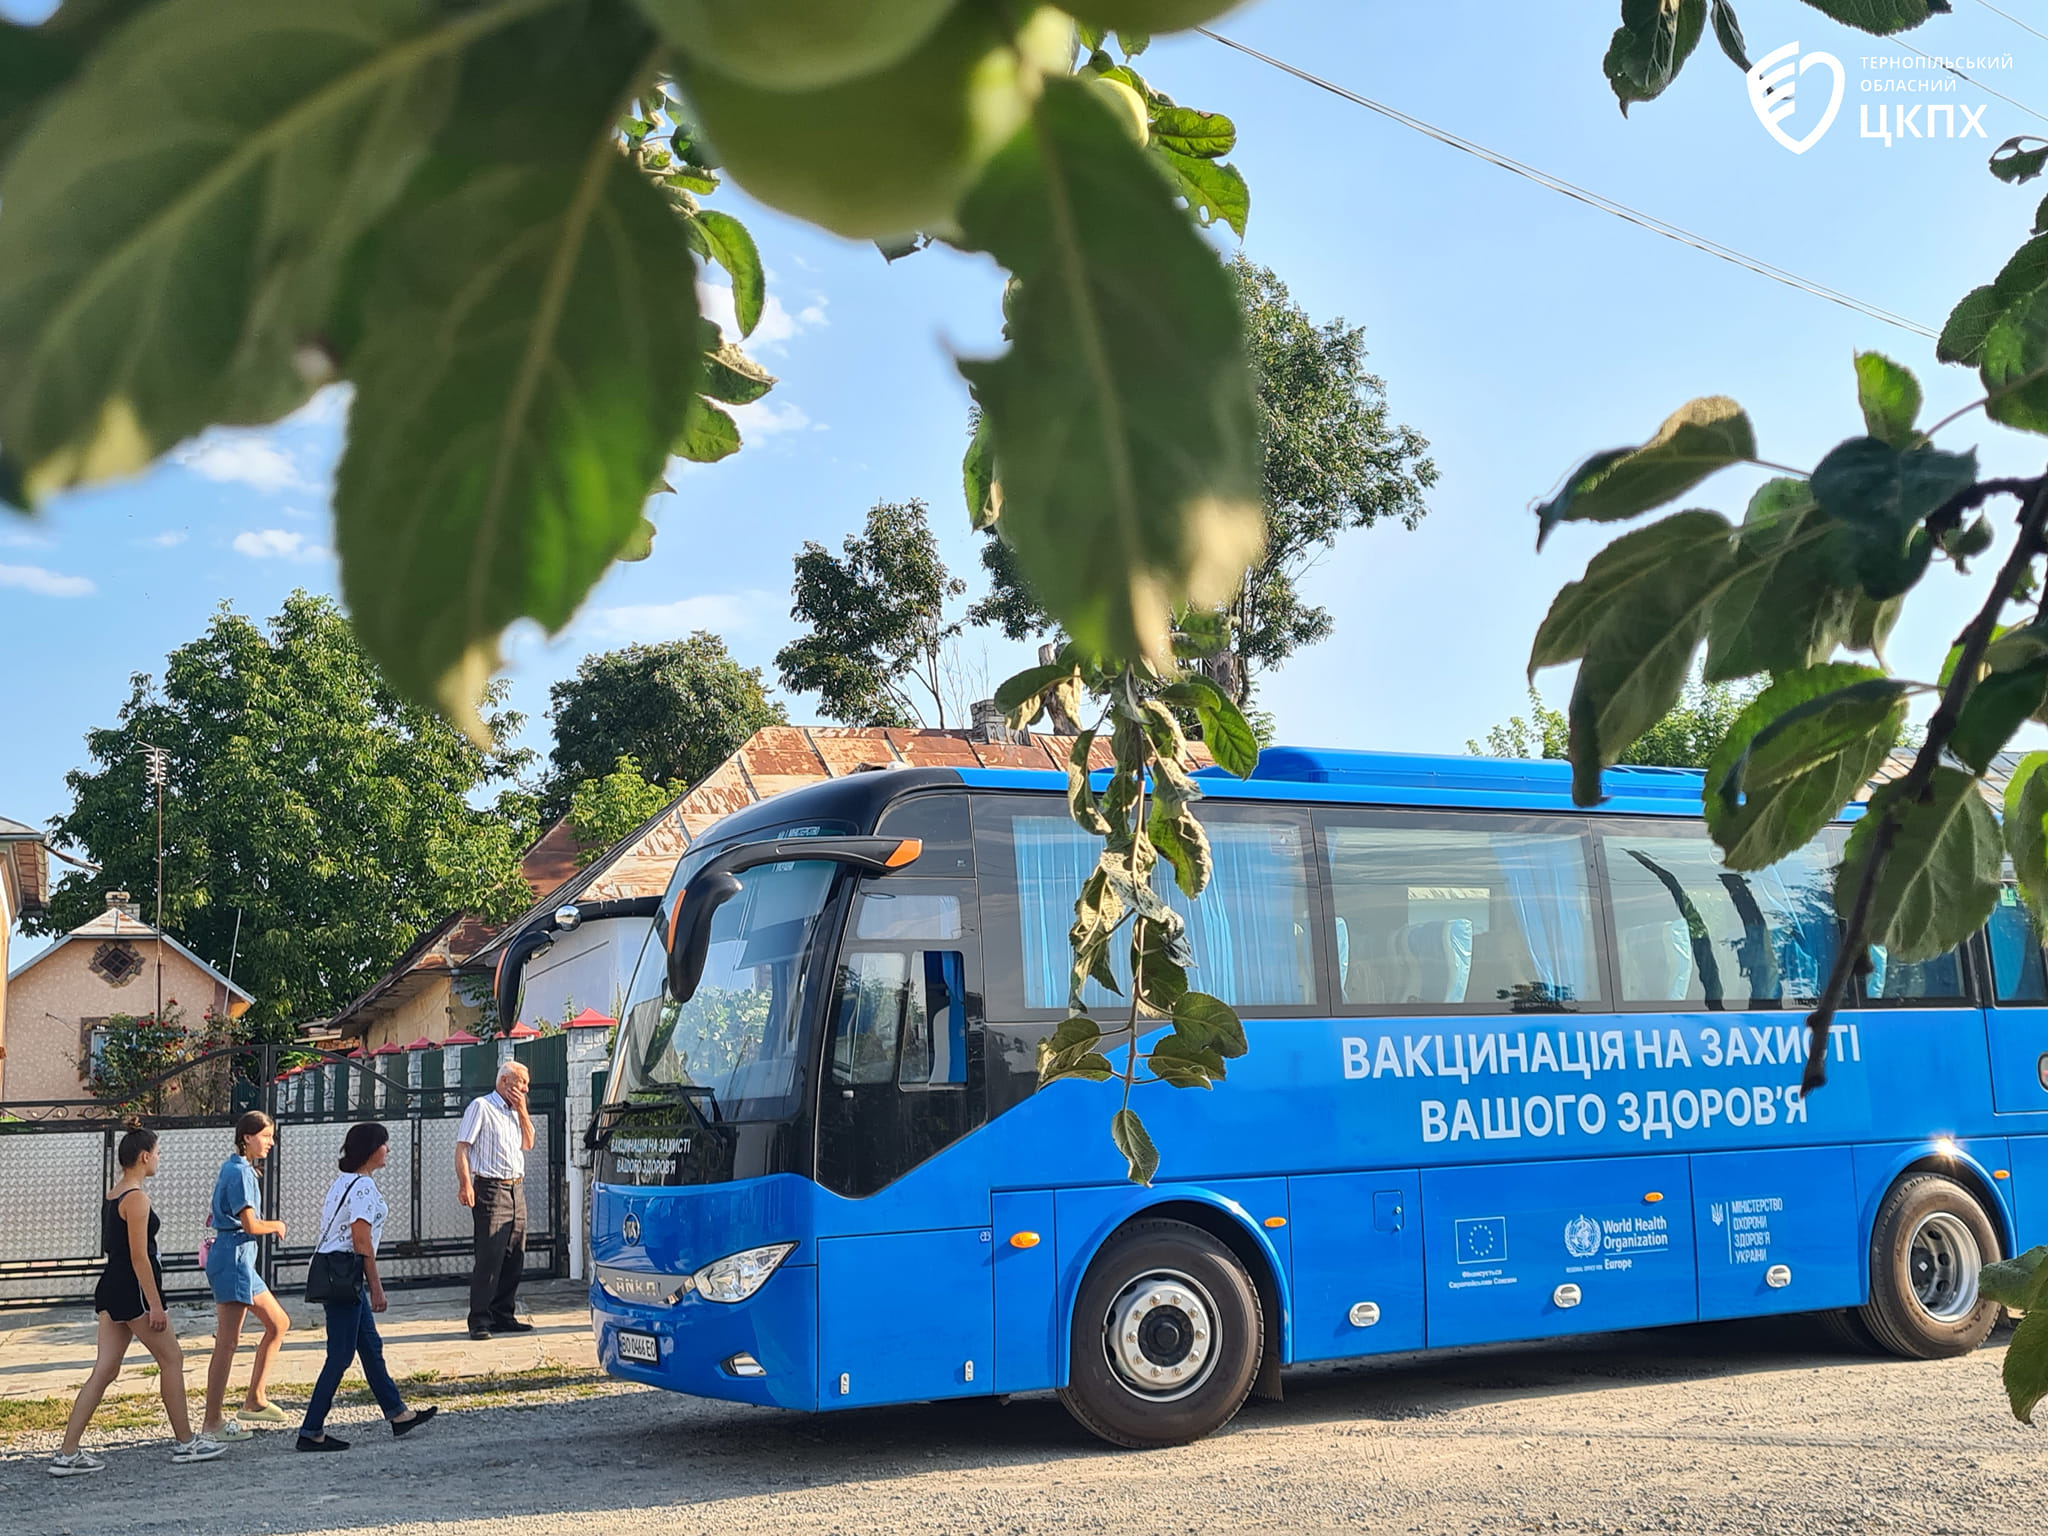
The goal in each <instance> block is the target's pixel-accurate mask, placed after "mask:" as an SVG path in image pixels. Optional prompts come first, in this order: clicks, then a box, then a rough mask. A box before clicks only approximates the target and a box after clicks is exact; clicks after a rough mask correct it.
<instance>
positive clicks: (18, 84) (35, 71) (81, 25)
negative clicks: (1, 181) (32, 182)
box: [0, 0, 156, 165]
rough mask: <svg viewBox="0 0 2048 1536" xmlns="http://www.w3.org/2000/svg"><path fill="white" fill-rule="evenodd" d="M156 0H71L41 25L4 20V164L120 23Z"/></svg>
mask: <svg viewBox="0 0 2048 1536" xmlns="http://www.w3.org/2000/svg"><path fill="white" fill-rule="evenodd" d="M155 3H156V0H70V3H68V4H65V5H60V6H59V7H58V8H57V11H56V14H55V15H53V16H51V17H50V18H49V19H48V20H47V21H45V22H44V23H43V24H42V25H41V26H35V27H24V26H17V25H15V24H14V23H12V22H0V165H5V164H6V161H7V156H8V154H9V152H10V151H11V150H12V149H13V148H14V145H15V143H16V142H17V141H18V140H19V139H20V138H21V137H22V135H23V134H25V133H27V132H28V130H29V127H30V125H31V124H32V123H34V122H35V120H36V115H37V113H38V112H40V111H41V110H42V109H43V108H44V107H45V106H47V105H49V104H50V103H51V102H52V101H54V100H55V98H56V96H57V93H58V91H59V90H60V89H61V88H62V87H63V86H64V85H66V84H68V83H69V82H70V80H71V78H72V77H73V76H74V75H76V74H77V73H78V70H79V68H80V66H81V65H83V64H84V63H85V61H86V60H87V59H89V58H90V57H92V54H93V52H94V50H95V49H97V48H98V47H99V46H100V45H101V44H102V43H103V42H104V41H105V40H106V39H107V37H108V36H110V35H111V34H112V33H113V32H114V31H115V30H116V29H117V28H119V27H121V26H123V25H125V24H126V23H127V22H129V21H130V20H132V19H133V18H134V17H135V16H137V15H139V14H140V13H141V12H142V11H144V10H146V9H147V8H148V7H149V6H151V5H154V4H155Z"/></svg>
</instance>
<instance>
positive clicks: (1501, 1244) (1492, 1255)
mask: <svg viewBox="0 0 2048 1536" xmlns="http://www.w3.org/2000/svg"><path fill="white" fill-rule="evenodd" d="M1452 1228H1453V1230H1454V1232H1455V1233H1456V1236H1457V1243H1458V1262H1459V1263H1460V1264H1496V1263H1498V1262H1500V1260H1502V1259H1504V1258H1506V1257H1507V1256H1508V1219H1507V1217H1505V1216H1474V1217H1472V1218H1470V1219H1469V1220H1465V1221H1459V1222H1453V1223H1452Z"/></svg>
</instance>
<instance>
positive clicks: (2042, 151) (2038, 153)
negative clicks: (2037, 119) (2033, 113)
mask: <svg viewBox="0 0 2048 1536" xmlns="http://www.w3.org/2000/svg"><path fill="white" fill-rule="evenodd" d="M2023 144H2038V145H2040V146H2041V147H2040V148H2039V149H2022V148H2021V147H2020V146H2021V145H2023ZM2044 166H2048V139H2044V138H2041V137H2039V136H2038V135H2036V134H2031V133H2022V134H2017V135H2015V136H2014V137H2012V138H2010V139H2007V140H2006V141H2005V142H2004V143H2003V144H2001V145H1999V146H1998V148H1996V149H1994V150H1993V151H1991V174H1992V175H1994V176H1996V177H1997V178H1998V179H1999V180H2000V181H2002V182H2005V183H2007V184H2009V185H2011V186H2018V185H2020V184H2021V183H2022V182H2028V181H2032V180H2033V179H2034V178H2035V177H2036V176H2038V175H2040V174H2041V170H2042V168H2043V167H2044Z"/></svg>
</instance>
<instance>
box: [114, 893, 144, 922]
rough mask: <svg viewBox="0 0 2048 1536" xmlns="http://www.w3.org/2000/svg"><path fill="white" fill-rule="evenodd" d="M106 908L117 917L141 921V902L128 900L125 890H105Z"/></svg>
mask: <svg viewBox="0 0 2048 1536" xmlns="http://www.w3.org/2000/svg"><path fill="white" fill-rule="evenodd" d="M107 910H108V911H109V912H112V913H113V914H114V915H115V916H117V917H125V918H127V919H129V920H130V921H131V922H137V923H139V922H141V921H142V903H141V902H139V901H130V900H129V899H128V893H127V892H126V891H109V892H107Z"/></svg>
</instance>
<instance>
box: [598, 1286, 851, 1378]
mask: <svg viewBox="0 0 2048 1536" xmlns="http://www.w3.org/2000/svg"><path fill="white" fill-rule="evenodd" d="M817 1323H818V1271H817V1269H816V1267H815V1266H813V1265H809V1264H787V1263H785V1264H783V1265H782V1266H780V1267H779V1268H777V1270H776V1271H775V1273H774V1274H772V1275H770V1276H769V1277H768V1280H767V1283H766V1284H764V1285H763V1286H762V1287H761V1289H760V1290H758V1291H756V1292H755V1293H754V1294H753V1295H752V1296H749V1297H748V1298H747V1299H746V1300H745V1301H739V1302H731V1303H722V1302H715V1301H706V1300H704V1299H703V1298H702V1297H700V1296H697V1295H694V1294H693V1295H686V1296H684V1297H683V1298H682V1299H681V1300H680V1301H678V1302H676V1303H675V1304H674V1305H672V1306H653V1305H641V1304H639V1303H635V1302H627V1301H621V1300H619V1298H618V1297H616V1296H613V1295H612V1294H611V1293H610V1292H608V1291H606V1290H605V1289H604V1288H603V1286H601V1285H600V1284H598V1283H597V1282H596V1281H594V1280H593V1281H592V1282H591V1286H590V1328H591V1333H592V1334H593V1336H594V1338H595V1340H596V1344H597V1360H598V1364H599V1365H600V1366H602V1367H603V1368H604V1370H605V1371H606V1372H607V1373H608V1374H610V1375H613V1376H616V1377H618V1378H620V1379H621V1380H622V1381H637V1382H642V1383H644V1384H646V1385H647V1386H650V1387H663V1388H666V1389H667V1390H668V1391H671V1392H687V1393H689V1394H691V1395H692V1396H694V1397H711V1398H720V1399H723V1400H725V1401H728V1402H736V1403H761V1404H764V1405H768V1406H772V1407H777V1408H803V1409H815V1408H816V1407H817V1406H818V1360H817V1344H816V1334H817ZM622 1334H624V1335H626V1338H625V1339H624V1341H623V1343H622V1341H621V1335H622ZM649 1338H651V1339H652V1340H653V1341H654V1342H653V1344H652V1345H651V1346H650V1345H649V1344H647V1342H646V1340H648V1339H649ZM636 1349H637V1351H638V1353H639V1354H640V1355H642V1356H644V1355H646V1354H648V1353H650V1352H652V1353H656V1354H657V1355H658V1356H659V1358H658V1360H656V1361H649V1360H646V1359H644V1358H634V1352H635V1350H636ZM749 1362H751V1364H752V1365H753V1366H758V1367H759V1369H760V1372H761V1374H759V1375H753V1374H743V1373H745V1372H748V1371H749Z"/></svg>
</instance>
